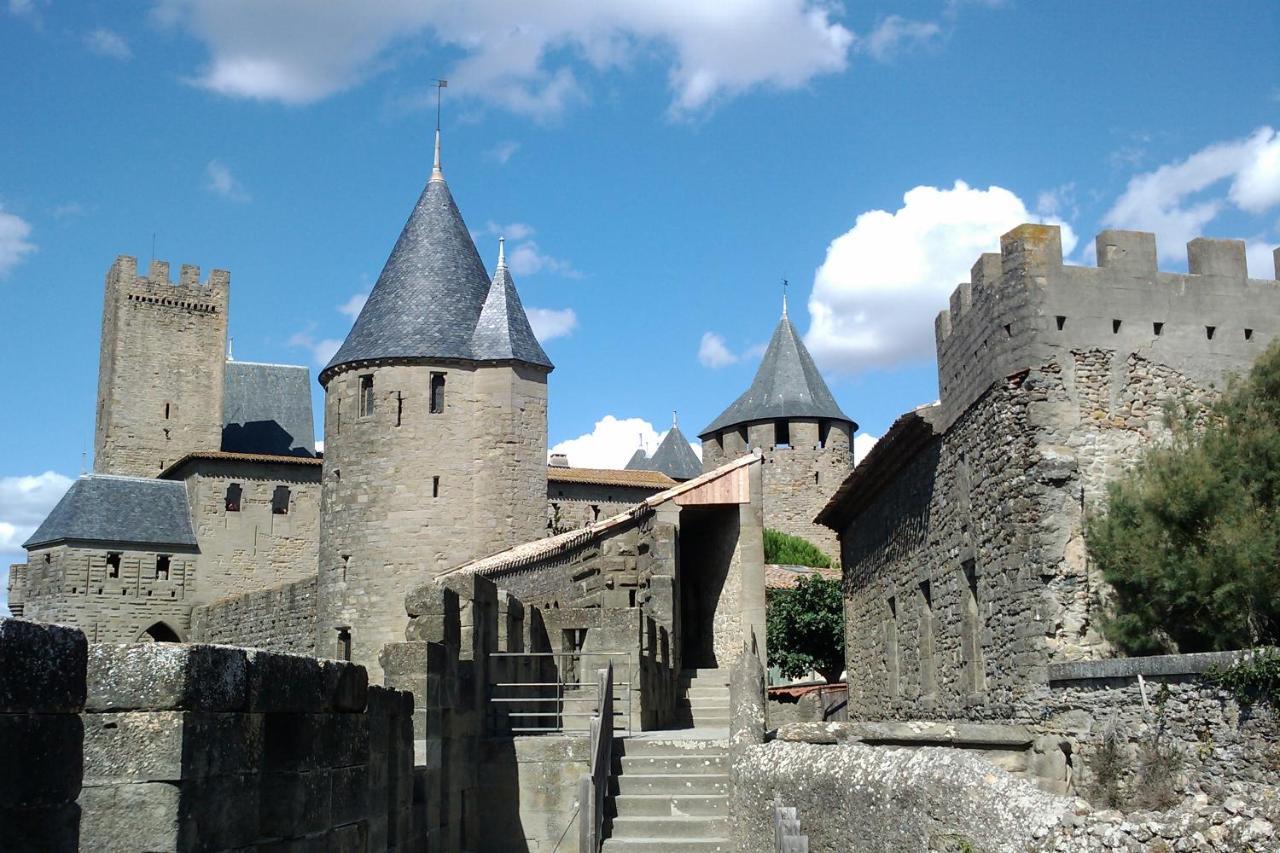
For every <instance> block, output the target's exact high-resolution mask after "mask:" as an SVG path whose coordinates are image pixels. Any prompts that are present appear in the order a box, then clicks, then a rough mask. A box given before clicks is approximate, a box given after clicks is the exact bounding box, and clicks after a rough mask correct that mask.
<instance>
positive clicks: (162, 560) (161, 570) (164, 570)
mask: <svg viewBox="0 0 1280 853" xmlns="http://www.w3.org/2000/svg"><path fill="white" fill-rule="evenodd" d="M168 579H169V555H168V554H161V555H160V556H158V557H156V580H158V581H167V580H168Z"/></svg>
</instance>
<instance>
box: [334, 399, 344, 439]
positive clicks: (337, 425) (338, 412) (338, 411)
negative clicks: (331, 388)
mask: <svg viewBox="0 0 1280 853" xmlns="http://www.w3.org/2000/svg"><path fill="white" fill-rule="evenodd" d="M341 433H342V398H341V397H335V398H334V400H333V434H334V435H340V434H341Z"/></svg>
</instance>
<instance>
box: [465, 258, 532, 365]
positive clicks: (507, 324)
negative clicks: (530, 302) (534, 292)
mask: <svg viewBox="0 0 1280 853" xmlns="http://www.w3.org/2000/svg"><path fill="white" fill-rule="evenodd" d="M471 351H472V353H473V355H474V357H475V358H476V359H479V360H481V361H490V360H492V361H506V360H515V361H523V362H525V363H527V364H536V365H541V366H542V367H548V368H550V367H551V366H552V364H551V359H549V358H547V354H546V352H545V351H544V350H543V349H542V344H540V343H538V339H537V338H536V337H534V334H533V327H532V326H530V325H529V317H528V315H526V314H525V313H524V306H523V305H522V304H521V303H520V294H519V293H517V292H516V285H515V282H514V281H512V279H511V273H510V272H509V271H508V270H507V266H506V264H500V265H499V266H498V271H497V272H496V273H494V276H493V284H492V285H490V287H489V296H488V297H487V298H486V299H485V303H484V308H483V309H481V311H480V319H479V320H477V321H476V330H475V332H474V333H473V334H472V336H471Z"/></svg>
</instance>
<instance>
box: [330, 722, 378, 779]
mask: <svg viewBox="0 0 1280 853" xmlns="http://www.w3.org/2000/svg"><path fill="white" fill-rule="evenodd" d="M330 725H331V726H332V728H333V748H334V751H333V754H332V755H331V756H330V763H329V764H328V765H326V766H329V767H350V766H351V765H355V764H365V763H367V762H368V760H369V717H368V715H366V714H334V715H332V718H331V720H330Z"/></svg>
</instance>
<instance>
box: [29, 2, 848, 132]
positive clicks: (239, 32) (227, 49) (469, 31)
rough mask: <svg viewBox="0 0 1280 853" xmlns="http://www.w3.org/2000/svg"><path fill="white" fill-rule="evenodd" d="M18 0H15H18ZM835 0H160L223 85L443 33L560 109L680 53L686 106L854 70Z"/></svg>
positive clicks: (268, 88) (310, 71)
mask: <svg viewBox="0 0 1280 853" xmlns="http://www.w3.org/2000/svg"><path fill="white" fill-rule="evenodd" d="M11 2H12V0H11ZM835 8H836V7H835V6H834V5H832V4H829V3H827V2H823V1H822V0H720V2H717V3H703V4H689V3H687V2H685V0H617V2H611V3H599V2H593V0H556V2H548V3H526V4H519V5H515V6H513V5H512V4H510V3H506V2H502V0H472V2H467V3H456V2H451V0H381V2H378V3H365V4H348V3H315V2H313V0H278V2H273V3H260V2H257V0H157V2H156V4H155V6H154V17H155V18H156V20H158V21H159V22H160V23H161V24H164V25H169V26H174V27H180V28H182V29H184V30H185V31H187V32H189V33H191V34H192V35H194V36H195V37H196V38H198V39H200V40H201V41H203V42H204V43H205V44H206V46H207V47H208V50H209V54H210V56H209V61H208V64H207V65H206V66H205V67H204V68H203V69H201V70H200V71H199V72H198V74H197V76H196V78H195V81H194V82H196V83H197V84H198V85H201V86H203V87H205V88H208V89H210V90H212V91H215V92H220V93H222V94H226V95H231V96H236V97H248V98H258V99H264V100H274V101H282V102H285V103H295V104H296V103H308V102H311V101H315V100H318V99H320V98H323V97H325V96H327V95H330V94H333V93H335V92H340V91H342V90H344V89H347V88H350V87H351V86H354V85H356V84H358V83H360V82H361V81H362V80H364V79H366V78H367V77H369V76H370V75H372V74H376V73H377V72H378V71H380V70H382V69H383V68H385V67H386V66H387V65H389V64H390V63H391V62H392V61H393V52H394V49H395V47H396V46H397V45H398V44H403V43H406V42H408V41H410V40H413V39H420V38H421V36H422V35H423V34H429V36H430V37H431V39H432V41H433V43H434V44H433V47H438V48H440V49H441V50H442V51H445V52H448V53H450V54H461V56H460V59H459V60H458V62H457V63H456V65H454V67H453V68H452V70H451V71H449V72H448V73H447V76H448V77H449V82H450V85H451V87H457V88H460V89H462V90H463V92H464V93H465V94H469V95H472V96H475V97H478V98H480V99H483V100H486V101H488V102H490V103H493V104H496V105H499V106H501V107H504V108H506V109H509V110H512V111H514V112H517V113H523V114H528V115H535V116H540V117H546V116H549V115H553V114H555V113H558V112H560V111H562V110H563V109H564V108H565V107H566V106H568V105H569V104H572V103H574V102H575V101H578V100H581V99H583V98H584V97H586V92H585V87H584V85H583V83H582V81H581V80H579V78H578V74H579V73H580V69H582V68H584V67H585V68H589V69H592V70H594V71H597V72H601V71H611V70H617V69H622V68H625V67H626V66H627V65H628V64H629V63H631V62H632V61H633V60H634V59H636V58H638V57H645V56H659V57H662V58H664V59H665V60H666V61H667V63H668V67H667V75H666V82H667V86H668V87H669V89H670V91H671V111H672V113H673V114H677V115H681V114H687V113H691V112H695V111H698V110H701V109H702V108H704V107H706V106H707V105H708V104H710V103H712V102H713V101H715V100H717V99H719V98H722V97H729V96H733V95H737V94H740V93H743V92H746V91H748V90H751V89H754V88H757V87H760V86H772V87H776V88H782V89H793V88H797V87H800V86H803V85H805V84H806V83H808V82H809V81H810V80H811V79H813V78H814V77H816V76H818V75H822V74H830V73H836V72H840V71H843V70H844V69H845V67H846V65H847V60H848V54H849V51H850V48H851V46H852V44H853V42H854V34H853V33H852V32H851V31H850V30H848V29H847V28H846V27H844V26H843V25H842V24H840V23H838V22H837V21H836V20H835V18H834V14H835Z"/></svg>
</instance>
